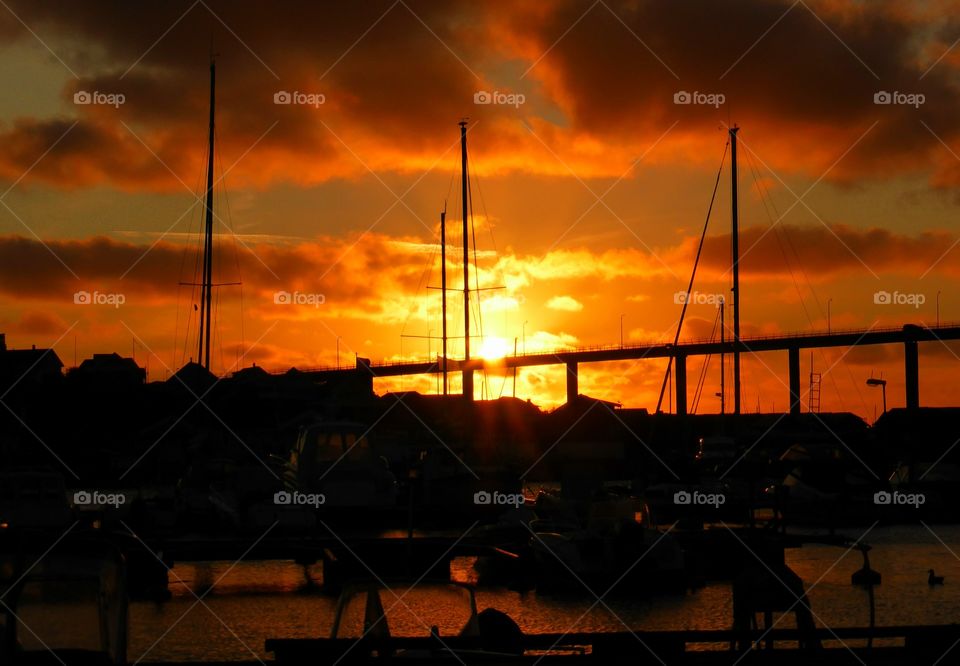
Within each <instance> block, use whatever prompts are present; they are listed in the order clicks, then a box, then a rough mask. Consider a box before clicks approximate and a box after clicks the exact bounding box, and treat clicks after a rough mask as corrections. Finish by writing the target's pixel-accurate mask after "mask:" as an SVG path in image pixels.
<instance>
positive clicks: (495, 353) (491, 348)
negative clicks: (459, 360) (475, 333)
mask: <svg viewBox="0 0 960 666" xmlns="http://www.w3.org/2000/svg"><path fill="white" fill-rule="evenodd" d="M512 351H513V350H512V349H511V348H510V346H509V345H508V344H507V341H506V340H504V339H503V338H500V337H496V336H490V337H485V338H484V339H483V341H482V342H481V343H480V349H479V350H478V351H477V355H478V356H480V357H481V358H485V359H487V360H488V361H492V360H496V359H500V358H503V357H504V356H506V355H507V354H509V353H512Z"/></svg>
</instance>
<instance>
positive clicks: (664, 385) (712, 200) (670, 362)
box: [656, 138, 730, 412]
mask: <svg viewBox="0 0 960 666" xmlns="http://www.w3.org/2000/svg"><path fill="white" fill-rule="evenodd" d="M729 148H730V139H729V138H728V139H727V142H726V144H725V145H724V147H723V156H722V157H721V158H720V168H719V169H717V178H716V180H715V181H714V183H713V194H712V195H710V205H709V206H708V207H707V216H706V219H704V221H703V232H702V233H701V234H700V243H699V245H698V246H697V256H696V257H695V258H694V260H693V271H692V272H691V273H690V282H689V283H688V284H687V294H688V295H689V294H690V293H691V292H692V291H693V281H694V279H696V277H697V266H698V265H699V264H700V255H701V254H702V253H703V243H704V241H705V240H706V238H707V227H708V226H709V225H710V214H711V213H712V212H713V204H714V203H715V202H716V200H717V190H718V189H719V188H720V176H722V175H723V163H724V162H725V161H726V159H727V150H729ZM689 301H690V299H689V298H685V299H684V300H683V309H682V310H680V320H679V321H678V322H677V332H676V335H674V336H673V344H674V346H676V345H677V343H678V342H680V331H681V330H682V329H683V320H684V318H685V317H686V315H687V306H688V305H689V304H690V303H689ZM672 368H673V356H671V357H669V358H668V359H667V371H666V372H665V373H664V375H663V383H661V384H660V397H659V398H657V409H656V411H657V412H659V411H660V408H661V406H662V405H663V394H664V391H666V389H667V381H668V379H669V377H670V371H671V370H672Z"/></svg>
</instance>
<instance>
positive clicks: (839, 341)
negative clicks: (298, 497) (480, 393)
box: [304, 323, 960, 414]
mask: <svg viewBox="0 0 960 666" xmlns="http://www.w3.org/2000/svg"><path fill="white" fill-rule="evenodd" d="M951 340H960V324H958V323H949V324H943V325H937V326H925V325H915V324H905V325H903V326H901V327H897V328H866V329H844V330H832V331H815V332H805V333H787V334H783V335H773V336H762V337H750V338H741V339H740V341H739V343H736V342H734V341H733V340H727V341H725V342H718V341H716V340H710V339H701V340H688V341H684V342H680V343H678V344H676V345H674V344H672V343H664V342H655V343H645V344H637V345H623V346H621V345H616V346H596V347H581V348H576V349H569V348H568V349H557V350H551V351H538V352H535V353H530V354H519V355H514V356H504V357H502V358H498V359H484V358H474V359H470V360H469V361H462V360H456V359H446V369H447V372H459V373H464V374H465V373H470V374H471V375H472V373H473V372H476V371H481V370H503V369H510V368H522V367H530V366H548V365H564V366H566V369H567V372H566V384H567V401H568V402H569V401H571V400H573V399H575V398H576V397H577V395H578V394H579V379H578V377H579V366H580V365H581V364H583V363H603V362H610V361H626V360H641V359H653V358H672V359H673V363H674V378H675V380H674V388H675V391H676V405H677V413H678V414H686V413H687V358H689V357H695V356H705V355H711V354H733V352H734V351H735V350H737V349H739V351H740V353H741V354H744V353H746V354H751V353H760V352H776V351H780V352H784V351H785V352H787V361H788V363H787V365H788V375H789V382H788V383H789V398H790V400H789V402H790V412H791V413H793V414H798V413H799V412H800V350H802V349H825V348H829V347H859V346H864V345H887V344H899V345H903V365H904V378H905V384H906V396H905V397H906V406H907V408H917V407H919V406H920V387H919V385H920V364H919V347H918V345H919V343H921V342H940V343H944V342H947V341H951ZM443 361H444V360H443V359H442V358H439V357H438V358H437V359H436V360H427V361H401V362H383V363H371V362H369V361H367V360H365V359H358V361H357V366H356V367H355V368H315V369H309V370H304V372H305V373H306V374H309V375H311V376H313V377H315V378H316V379H321V380H323V379H333V378H334V377H336V376H337V375H343V374H344V373H356V372H358V371H362V372H364V373H365V374H369V375H371V376H372V377H399V376H402V375H423V374H437V373H440V372H442V371H443Z"/></svg>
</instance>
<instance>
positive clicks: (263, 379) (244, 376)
mask: <svg viewBox="0 0 960 666" xmlns="http://www.w3.org/2000/svg"><path fill="white" fill-rule="evenodd" d="M231 377H232V378H233V379H235V380H237V381H240V382H248V383H251V384H269V383H270V381H271V380H272V379H273V375H271V374H270V373H269V372H267V371H266V370H264V369H263V368H261V367H260V366H259V365H257V364H256V363H254V364H253V365H252V366H250V367H249V368H243V369H241V370H237V371H236V372H234V373H233V374H232V375H231Z"/></svg>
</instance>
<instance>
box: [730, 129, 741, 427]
mask: <svg viewBox="0 0 960 666" xmlns="http://www.w3.org/2000/svg"><path fill="white" fill-rule="evenodd" d="M739 129H740V128H739V127H737V126H736V125H734V126H733V127H731V128H730V164H731V169H730V173H731V175H730V179H731V180H730V193H731V196H730V200H731V202H732V213H733V215H732V218H733V219H732V225H733V231H732V234H731V246H732V249H733V413H734V414H739V413H740V216H739V212H738V211H737V130H739Z"/></svg>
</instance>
